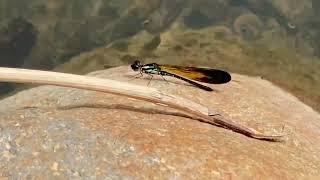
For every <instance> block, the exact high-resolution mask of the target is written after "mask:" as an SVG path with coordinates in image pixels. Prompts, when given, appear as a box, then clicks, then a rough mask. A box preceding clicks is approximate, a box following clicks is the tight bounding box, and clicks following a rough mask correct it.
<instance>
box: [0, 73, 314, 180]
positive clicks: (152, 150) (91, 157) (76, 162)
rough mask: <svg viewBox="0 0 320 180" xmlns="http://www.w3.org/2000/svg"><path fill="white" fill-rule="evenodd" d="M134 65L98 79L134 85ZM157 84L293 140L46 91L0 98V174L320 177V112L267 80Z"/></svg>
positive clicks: (109, 99)
mask: <svg viewBox="0 0 320 180" xmlns="http://www.w3.org/2000/svg"><path fill="white" fill-rule="evenodd" d="M133 74H135V73H134V72H131V70H130V69H129V67H118V68H113V69H109V70H105V71H99V72H95V73H92V74H91V75H95V76H100V77H104V78H110V79H116V80H119V81H129V82H130V83H135V84H141V85H147V84H148V80H146V79H143V78H141V79H135V80H132V77H131V75H133ZM166 79H167V80H168V81H169V83H167V82H165V81H163V80H162V79H161V78H159V79H154V80H152V81H151V83H150V85H149V86H152V87H155V88H159V89H162V90H163V91H165V92H168V93H172V94H175V95H179V96H182V97H185V98H188V99H191V100H193V101H195V102H197V103H200V104H203V105H206V106H208V107H210V108H212V109H215V110H217V111H219V112H221V113H222V114H223V115H225V116H227V117H229V118H231V119H232V120H234V121H237V122H238V123H241V124H244V125H247V126H250V127H252V128H255V129H259V130H261V131H268V132H269V133H270V132H272V131H277V132H278V131H281V129H282V127H283V126H284V132H285V133H286V134H287V136H286V142H284V143H273V142H265V141H259V140H255V139H250V138H248V137H245V136H243V135H241V134H238V133H235V132H232V131H229V130H226V129H223V128H219V127H215V126H212V125H209V124H205V123H201V122H198V121H195V120H193V119H188V118H185V117H180V116H174V115H173V114H174V113H173V112H175V110H173V109H169V108H167V107H163V106H160V105H157V104H152V103H147V102H142V101H138V100H134V99H128V98H125V97H120V96H115V95H110V94H104V93H97V92H92V91H84V90H78V89H71V88H64V87H54V86H41V87H37V88H33V89H29V90H26V91H22V92H20V93H18V94H16V95H14V96H12V97H9V98H7V99H4V100H2V101H0V176H1V177H8V178H9V179H19V178H22V179H26V178H31V179H33V178H34V179H43V178H44V177H46V178H49V179H50V178H51V179H67V178H68V179H78V178H84V179H91V178H92V179H94V178H99V179H102V178H103V179H152V178H154V179H230V178H232V179H297V178H298V179H312V178H313V179H317V178H319V177H320V115H319V114H318V113H317V112H315V111H313V110H312V109H311V108H310V107H308V106H306V105H304V104H303V103H301V102H299V101H298V100H297V99H296V98H295V97H293V96H291V95H290V94H288V93H286V92H284V91H282V90H281V89H279V88H277V87H275V86H274V85H272V84H271V83H269V82H267V81H265V80H262V79H260V78H253V77H246V76H241V75H236V74H233V81H231V82H230V83H229V84H226V85H215V86H212V87H213V88H215V89H216V90H217V91H216V92H204V91H202V90H200V89H197V88H194V87H192V86H188V85H187V84H185V83H183V82H181V81H179V80H174V79H172V78H169V77H168V78H166Z"/></svg>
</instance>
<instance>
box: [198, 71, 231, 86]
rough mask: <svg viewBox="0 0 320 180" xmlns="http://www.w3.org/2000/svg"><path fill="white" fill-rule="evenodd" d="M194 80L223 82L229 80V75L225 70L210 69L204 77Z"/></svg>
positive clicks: (214, 82) (211, 82)
mask: <svg viewBox="0 0 320 180" xmlns="http://www.w3.org/2000/svg"><path fill="white" fill-rule="evenodd" d="M196 80H198V81H201V82H205V83H210V84H224V83H227V82H229V81H231V75H230V74H229V73H228V72H226V71H222V70H218V69H211V70H210V71H208V72H207V73H206V76H205V77H202V78H197V79H196Z"/></svg>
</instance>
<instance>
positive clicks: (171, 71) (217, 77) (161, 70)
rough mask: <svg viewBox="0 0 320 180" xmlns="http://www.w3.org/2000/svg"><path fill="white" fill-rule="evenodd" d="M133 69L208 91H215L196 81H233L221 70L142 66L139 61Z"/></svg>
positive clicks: (219, 82)
mask: <svg viewBox="0 0 320 180" xmlns="http://www.w3.org/2000/svg"><path fill="white" fill-rule="evenodd" d="M131 68H132V69H133V70H134V71H139V72H140V74H141V75H142V74H143V73H145V74H149V75H152V74H156V75H161V76H171V77H175V78H178V79H181V80H183V81H185V82H188V83H190V84H192V85H194V86H196V87H198V88H200V89H203V90H206V91H213V89H212V88H210V87H208V86H205V85H202V84H200V83H198V82H195V81H199V82H204V83H210V84H223V83H227V82H229V81H230V80H231V75H230V74H229V73H228V72H226V71H222V70H219V69H210V68H198V67H185V66H173V65H160V64H156V63H150V64H141V62H140V61H138V60H136V61H134V63H133V64H132V65H131ZM192 80H195V81H192Z"/></svg>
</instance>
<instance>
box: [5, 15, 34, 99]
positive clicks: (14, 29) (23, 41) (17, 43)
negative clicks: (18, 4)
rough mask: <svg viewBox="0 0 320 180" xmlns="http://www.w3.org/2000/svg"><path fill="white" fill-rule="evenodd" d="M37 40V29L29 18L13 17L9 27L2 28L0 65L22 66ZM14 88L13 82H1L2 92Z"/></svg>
mask: <svg viewBox="0 0 320 180" xmlns="http://www.w3.org/2000/svg"><path fill="white" fill-rule="evenodd" d="M36 40H37V31H36V29H35V27H34V26H33V24H32V23H31V22H29V21H28V20H26V19H24V18H22V17H17V18H14V19H11V20H10V22H9V23H8V25H7V27H5V28H2V29H1V30H0V66H2V67H21V66H22V65H23V64H24V61H25V59H26V58H27V56H28V55H29V54H30V52H31V50H32V48H33V46H34V45H35V43H36ZM12 90H14V87H13V85H12V84H9V83H0V94H6V93H8V92H11V91H12Z"/></svg>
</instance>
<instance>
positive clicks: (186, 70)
mask: <svg viewBox="0 0 320 180" xmlns="http://www.w3.org/2000/svg"><path fill="white" fill-rule="evenodd" d="M159 67H160V68H161V70H162V71H166V72H169V73H173V74H177V75H179V76H183V77H186V78H189V79H192V80H196V81H200V82H204V83H210V84H222V83H227V82H229V81H230V80H231V75H230V74H229V73H228V72H226V71H222V70H219V69H210V68H198V67H183V66H171V65H159Z"/></svg>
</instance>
